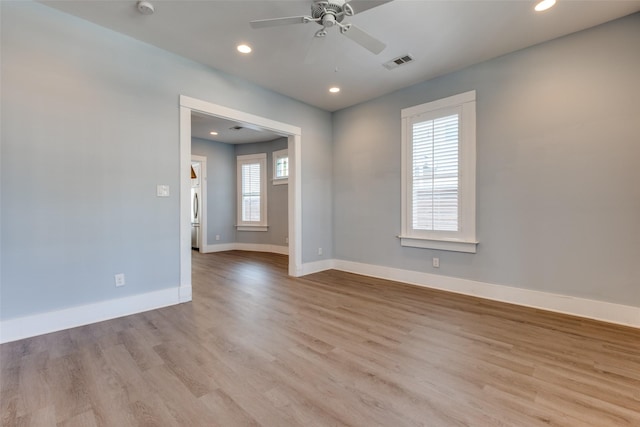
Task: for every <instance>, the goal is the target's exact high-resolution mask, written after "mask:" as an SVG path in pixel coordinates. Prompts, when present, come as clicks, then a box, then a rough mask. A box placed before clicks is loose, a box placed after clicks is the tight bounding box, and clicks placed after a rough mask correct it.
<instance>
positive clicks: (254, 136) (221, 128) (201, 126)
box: [191, 113, 282, 144]
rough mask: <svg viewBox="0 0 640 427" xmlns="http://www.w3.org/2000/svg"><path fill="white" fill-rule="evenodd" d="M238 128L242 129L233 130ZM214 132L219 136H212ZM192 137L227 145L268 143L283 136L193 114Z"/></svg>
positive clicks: (257, 128)
mask: <svg viewBox="0 0 640 427" xmlns="http://www.w3.org/2000/svg"><path fill="white" fill-rule="evenodd" d="M237 126H239V127H241V128H242V129H232V128H233V127H237ZM212 131H215V132H217V133H218V134H217V135H211V132H212ZM191 136H192V137H194V138H200V139H208V140H211V141H217V142H224V143H225V144H247V143H250V142H266V141H273V140H274V139H277V138H281V137H282V135H278V134H276V133H273V132H271V131H267V130H264V129H262V128H260V127H258V126H255V125H252V124H248V123H240V122H235V121H232V120H227V119H223V118H220V117H214V116H209V115H206V114H200V113H191Z"/></svg>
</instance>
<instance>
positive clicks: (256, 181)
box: [242, 163, 261, 222]
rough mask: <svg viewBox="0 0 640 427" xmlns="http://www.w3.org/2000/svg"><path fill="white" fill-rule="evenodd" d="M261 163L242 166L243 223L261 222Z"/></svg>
mask: <svg viewBox="0 0 640 427" xmlns="http://www.w3.org/2000/svg"><path fill="white" fill-rule="evenodd" d="M260 187H261V185H260V163H248V164H243V165H242V222H260V219H261V218H260Z"/></svg>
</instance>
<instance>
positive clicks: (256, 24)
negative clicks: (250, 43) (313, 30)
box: [249, 16, 308, 28]
mask: <svg viewBox="0 0 640 427" xmlns="http://www.w3.org/2000/svg"><path fill="white" fill-rule="evenodd" d="M307 19H308V18H307V17H306V16H289V17H287V18H274V19H259V20H257V21H251V22H250V23H249V25H251V28H267V27H278V26H280V25H293V24H304V23H306V22H307Z"/></svg>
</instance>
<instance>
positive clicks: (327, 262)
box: [298, 259, 336, 276]
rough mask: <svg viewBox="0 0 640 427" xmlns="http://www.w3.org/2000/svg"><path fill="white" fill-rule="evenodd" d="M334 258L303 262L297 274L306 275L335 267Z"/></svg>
mask: <svg viewBox="0 0 640 427" xmlns="http://www.w3.org/2000/svg"><path fill="white" fill-rule="evenodd" d="M335 263H336V260H334V259H323V260H320V261H313V262H305V263H304V264H302V269H301V270H300V271H299V273H300V274H299V275H298V276H306V275H307V274H313V273H318V272H320V271H325V270H331V269H335V268H336V264H335Z"/></svg>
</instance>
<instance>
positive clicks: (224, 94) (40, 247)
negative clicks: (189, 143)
mask: <svg viewBox="0 0 640 427" xmlns="http://www.w3.org/2000/svg"><path fill="white" fill-rule="evenodd" d="M0 7H1V8H2V10H1V36H2V37H1V49H2V64H1V67H2V68H1V71H2V74H1V81H0V83H1V86H2V105H1V107H2V131H1V132H2V147H1V150H2V151H1V190H2V191H1V196H0V197H1V204H2V219H1V226H2V230H1V254H2V259H1V263H2V272H1V278H0V280H1V283H2V287H1V290H0V297H1V298H0V299H1V303H0V313H1V314H0V316H1V318H2V319H10V318H15V317H19V316H25V315H30V314H35V313H42V312H46V311H51V310H58V309H63V308H67V307H72V306H79V305H83V304H88V303H94V302H99V301H104V300H110V299H114V298H119V297H124V296H128V295H134V294H141V293H144V292H150V291H154V290H161V289H167V288H173V287H177V286H179V262H180V252H179V250H180V247H179V246H180V242H179V197H178V195H179V164H178V163H179V162H178V153H179V151H178V148H179V107H178V103H179V95H181V94H182V95H187V96H190V97H194V98H199V99H203V100H205V101H209V102H213V103H217V104H221V105H224V106H227V107H229V108H233V109H236V110H241V111H245V112H248V113H251V114H256V115H259V116H263V117H266V118H269V119H272V120H277V121H281V122H285V123H289V124H291V125H294V126H299V127H300V128H301V129H302V150H301V151H302V168H303V173H302V179H301V185H302V189H303V191H304V198H303V200H302V215H303V217H304V218H305V219H307V218H308V219H310V220H305V222H304V223H303V224H302V227H303V229H302V241H303V247H302V259H303V261H311V260H316V259H317V256H316V255H315V248H317V247H318V246H323V247H324V248H331V247H332V246H333V243H332V241H331V238H332V236H331V229H332V223H331V221H332V216H331V203H332V196H331V179H332V177H331V160H332V156H331V149H332V148H331V138H332V135H331V115H330V114H329V113H327V112H325V111H322V110H319V109H316V108H313V107H310V106H308V105H305V104H302V103H300V102H297V101H294V100H292V99H290V98H287V97H284V96H282V95H278V94H276V93H273V92H271V91H268V90H265V89H263V88H261V87H258V86H256V85H252V84H250V83H247V82H246V81H244V80H242V79H239V78H236V77H233V76H230V75H227V74H224V73H222V72H219V71H216V70H213V69H211V68H208V67H205V66H203V65H200V64H197V63H195V62H192V61H190V60H187V59H184V58H181V57H179V56H176V55H173V54H171V53H168V52H166V51H163V50H161V49H158V48H156V47H154V46H151V45H148V44H145V43H142V42H139V41H136V40H134V39H132V38H130V37H127V36H124V35H121V34H118V33H115V32H113V31H110V30H107V29H104V28H102V27H99V26H97V25H95V24H92V23H89V22H87V21H83V20H81V19H79V18H76V17H73V16H70V15H66V14H64V13H62V12H59V11H56V10H54V9H51V8H48V7H47V6H45V5H43V4H40V3H32V2H0ZM265 71H266V72H269V71H270V70H265ZM157 184H168V185H169V186H170V188H171V197H169V198H157V197H155V192H156V185H157ZM331 255H332V254H330V253H329V254H327V256H329V257H330V256H331ZM116 273H125V274H126V277H127V284H126V286H124V287H121V288H115V287H114V278H113V275H114V274H116Z"/></svg>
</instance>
